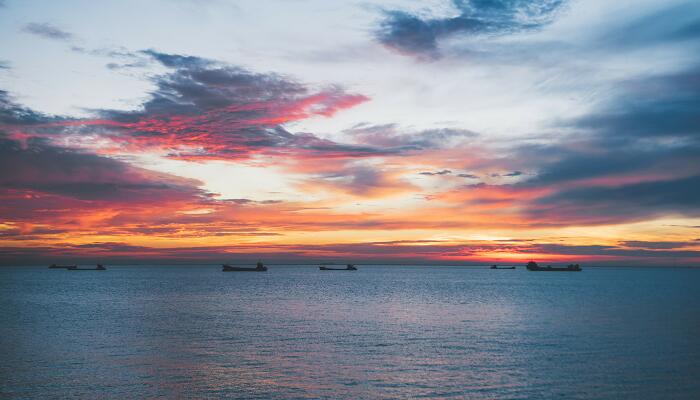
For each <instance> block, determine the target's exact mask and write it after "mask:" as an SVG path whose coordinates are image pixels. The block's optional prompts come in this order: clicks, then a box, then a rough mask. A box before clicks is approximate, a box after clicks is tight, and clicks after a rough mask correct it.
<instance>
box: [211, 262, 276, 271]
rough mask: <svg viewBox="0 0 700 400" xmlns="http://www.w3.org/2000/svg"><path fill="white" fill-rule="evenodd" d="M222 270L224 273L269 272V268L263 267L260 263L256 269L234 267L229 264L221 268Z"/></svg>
mask: <svg viewBox="0 0 700 400" xmlns="http://www.w3.org/2000/svg"><path fill="white" fill-rule="evenodd" d="M221 267H222V268H221V270H222V271H223V272H235V271H238V272H263V271H267V267H266V266H264V265H263V263H261V262H260V261H258V264H257V265H256V266H255V267H234V266H231V265H228V264H224V265H222V266H221Z"/></svg>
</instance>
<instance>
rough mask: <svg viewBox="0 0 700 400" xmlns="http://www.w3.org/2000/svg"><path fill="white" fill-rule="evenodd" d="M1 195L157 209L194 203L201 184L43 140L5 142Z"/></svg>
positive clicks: (0, 151) (0, 149) (0, 144)
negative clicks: (161, 205)
mask: <svg viewBox="0 0 700 400" xmlns="http://www.w3.org/2000/svg"><path fill="white" fill-rule="evenodd" d="M0 170H3V171H12V173H11V174H3V175H2V176H0V190H2V191H5V192H7V191H22V192H26V193H34V192H37V193H48V194H55V195H60V196H66V197H72V198H76V199H80V200H99V201H106V202H117V203H129V202H138V203H144V202H146V203H158V202H162V201H169V200H174V199H187V200H191V199H195V198H196V197H197V196H202V195H204V193H203V192H202V191H200V190H199V189H198V188H197V186H199V185H200V184H201V183H200V182H197V181H193V180H188V179H184V178H178V177H175V176H172V175H167V174H159V173H155V172H152V171H148V170H144V169H140V168H137V167H133V166H131V165H129V164H126V163H124V162H121V161H118V160H114V159H111V158H107V157H102V156H98V155H95V154H89V153H84V152H79V151H75V150H71V149H66V148H59V147H55V146H52V145H49V144H47V143H45V142H44V141H42V140H39V139H30V140H28V141H27V142H26V143H24V144H21V143H19V142H16V141H13V140H9V139H2V138H0Z"/></svg>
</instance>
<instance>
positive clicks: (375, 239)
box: [0, 0, 700, 266]
mask: <svg viewBox="0 0 700 400" xmlns="http://www.w3.org/2000/svg"><path fill="white" fill-rule="evenodd" d="M0 43H1V45H0V264H9V265H14V264H37V263H50V262H83V263H95V262H106V263H145V262H163V263H172V262H178V263H220V262H247V261H257V259H262V260H263V261H266V262H270V263H285V262H289V263H296V262H319V261H337V262H356V263H411V264H420V263H430V264H484V263H502V264H506V263H517V264H521V263H524V262H526V261H527V260H529V259H535V260H538V261H540V262H545V263H551V264H558V263H569V262H578V263H581V264H587V265H657V266H672V265H679V266H680V265H700V2H698V1H694V0H689V1H688V0H680V1H676V0H619V1H609V0H605V1H603V0H573V1H566V0H533V1H526V0H501V1H498V0H453V1H449V0H436V1H399V0H391V1H389V0H387V1H378V2H374V1H367V0H358V1H327V0H317V1H313V0H308V1H306V0H304V1H302V0H299V1H289V0H284V1H260V0H257V1H225V0H159V1H157V0H152V1H141V0H139V1H137V0H132V1H113V2H108V1H87V0H86V1H72V0H67V1H60V2H59V1H49V0H47V1H34V0H29V1H20V0H4V1H2V0H0Z"/></svg>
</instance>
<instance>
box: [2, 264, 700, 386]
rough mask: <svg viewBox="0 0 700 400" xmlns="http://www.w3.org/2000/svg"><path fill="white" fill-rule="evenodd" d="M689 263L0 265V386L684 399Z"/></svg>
mask: <svg viewBox="0 0 700 400" xmlns="http://www.w3.org/2000/svg"><path fill="white" fill-rule="evenodd" d="M698 283H700V271H698V270H682V269H671V270H662V269H587V270H585V271H584V272H582V273H550V274H546V273H531V272H528V271H525V270H515V271H491V270H488V269H473V268H449V267H442V268H439V267H397V266H392V267H389V266H386V267H382V266H373V267H361V268H360V270H359V271H357V272H337V273H336V272H331V273H328V272H326V273H321V272H319V271H317V269H316V268H315V267H310V266H286V267H281V266H280V267H274V266H273V267H271V268H270V271H269V272H267V273H242V274H236V273H221V272H220V271H219V270H218V268H216V267H206V266H201V267H136V266H134V267H111V268H109V270H108V271H106V272H99V273H98V272H96V273H84V274H83V273H81V274H74V273H69V272H67V271H58V270H48V269H46V268H2V269H0V312H1V314H0V315H1V317H0V318H1V320H0V340H1V341H0V352H1V353H0V354H1V355H2V359H3V361H2V362H1V363H0V397H1V396H8V397H11V398H13V397H18V398H47V397H71V396H75V397H81V398H85V397H87V398H96V397H99V398H158V397H160V398H182V397H243V398H261V399H269V398H280V399H281V398H397V397H400V398H406V397H409V398H410V397H427V398H450V397H451V398H476V399H480V398H484V399H486V398H552V397H562V398H567V399H571V398H581V399H594V398H601V399H603V398H629V399H637V398H669V397H673V398H688V399H691V398H697V397H698V393H700V385H699V384H698V383H697V381H696V378H697V376H700V363H699V360H700V345H699V344H698V341H697V338H698V337H700V336H699V334H700V312H698V309H697V304H698V300H700V293H699V292H698V291H697V287H698Z"/></svg>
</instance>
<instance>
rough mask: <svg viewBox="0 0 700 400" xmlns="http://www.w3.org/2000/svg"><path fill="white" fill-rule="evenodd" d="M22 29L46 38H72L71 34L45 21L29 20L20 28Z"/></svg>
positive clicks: (65, 39) (64, 39) (66, 39)
mask: <svg viewBox="0 0 700 400" xmlns="http://www.w3.org/2000/svg"><path fill="white" fill-rule="evenodd" d="M22 30H23V31H24V32H27V33H31V34H33V35H37V36H41V37H43V38H46V39H53V40H63V41H68V40H71V39H72V38H73V34H71V33H69V32H66V31H64V30H61V29H60V28H57V27H55V26H53V25H51V24H49V23H46V22H42V23H38V22H30V23H28V24H27V25H25V26H24V28H22Z"/></svg>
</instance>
